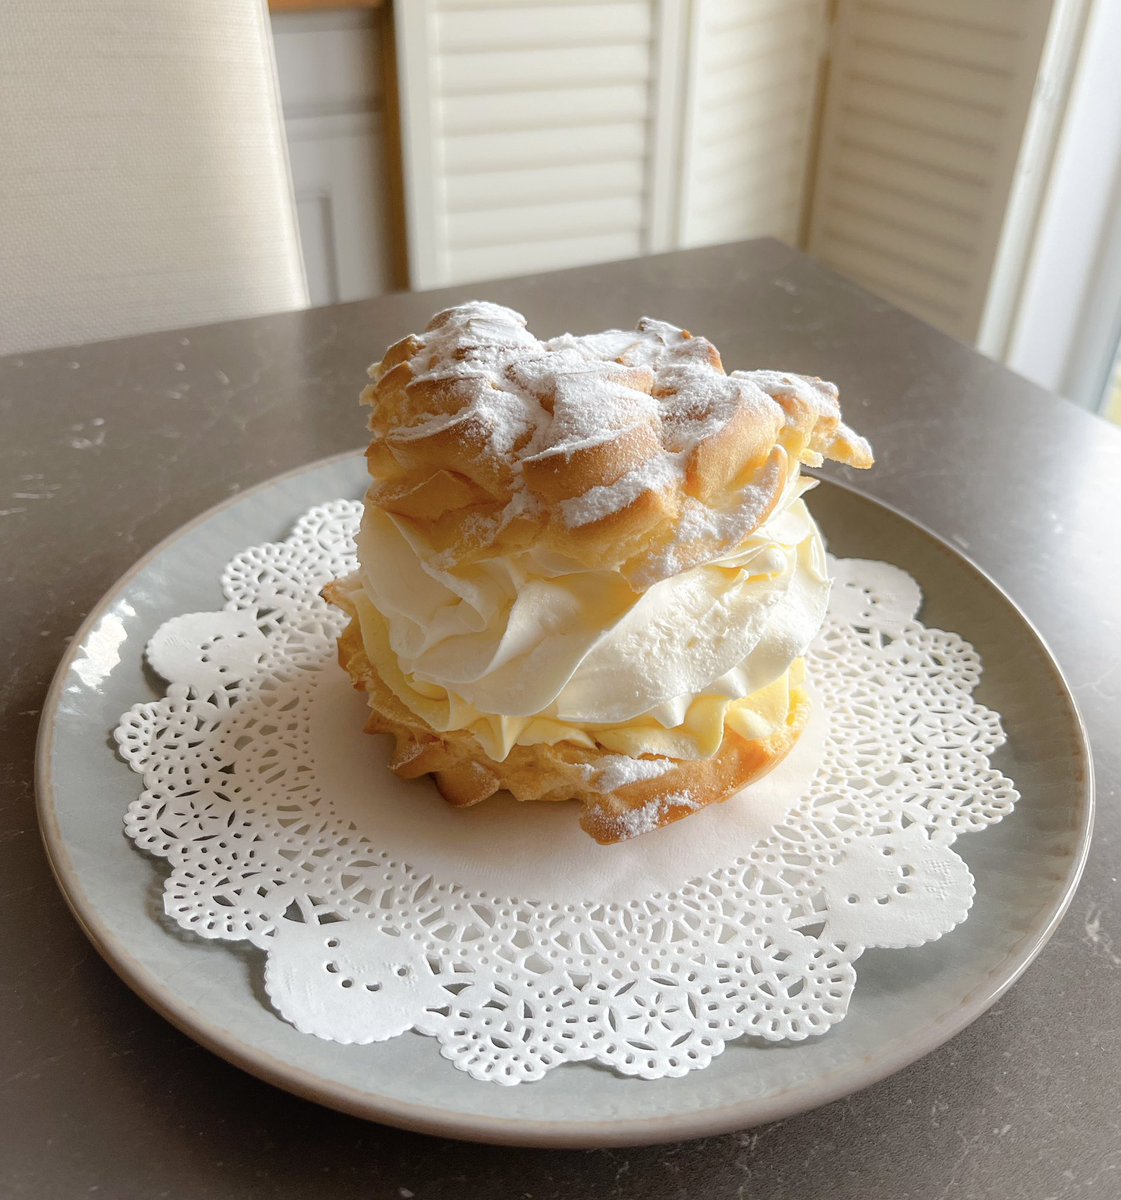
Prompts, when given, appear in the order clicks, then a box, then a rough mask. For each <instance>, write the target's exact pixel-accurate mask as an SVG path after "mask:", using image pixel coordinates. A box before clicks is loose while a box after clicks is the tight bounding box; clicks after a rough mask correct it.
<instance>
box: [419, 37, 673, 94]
mask: <svg viewBox="0 0 1121 1200" xmlns="http://www.w3.org/2000/svg"><path fill="white" fill-rule="evenodd" d="M649 78H650V49H649V46H647V45H646V44H644V43H639V44H630V43H626V42H620V43H618V44H615V45H611V44H608V45H595V46H587V47H584V46H541V47H540V48H539V49H538V50H537V51H535V52H534V53H532V54H527V53H526V52H525V51H524V50H508V51H503V50H495V51H489V52H488V51H479V52H476V53H472V54H457V55H454V56H452V57H448V58H444V59H442V60H441V63H440V83H441V89H442V91H443V93H444V95H446V96H460V95H466V96H470V95H486V94H493V93H496V92H497V93H505V94H507V95H509V94H510V93H513V92H517V91H519V90H520V89H523V88H560V87H566V86H569V85H572V84H583V83H587V84H593V85H596V84H600V85H602V84H605V83H632V82H634V81H635V80H641V81H646V80H649Z"/></svg>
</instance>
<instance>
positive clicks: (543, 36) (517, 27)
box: [436, 0, 651, 54]
mask: <svg viewBox="0 0 1121 1200" xmlns="http://www.w3.org/2000/svg"><path fill="white" fill-rule="evenodd" d="M650 18H651V13H650V5H649V3H647V2H646V0H639V3H632V4H603V5H600V6H599V7H597V9H596V11H595V18H594V21H591V22H588V21H582V20H580V19H579V17H577V16H576V15H575V14H574V13H573V12H572V11H570V10H569V9H567V8H564V7H560V6H542V5H539V4H526V5H524V6H519V7H517V8H513V9H509V10H504V11H502V12H501V13H500V14H498V15H497V19H494V18H492V19H490V20H485V19H480V14H479V13H478V12H469V11H468V12H455V11H450V12H444V13H442V14H441V17H440V23H439V27H438V30H439V32H438V37H437V43H436V48H437V51H438V52H439V53H441V54H460V53H463V52H465V51H493V50H510V51H518V52H520V53H528V54H538V53H540V50H541V47H542V45H546V46H557V45H564V46H594V45H596V44H600V43H602V42H603V41H604V40H607V41H613V42H622V43H627V42H630V41H634V40H636V39H640V40H643V41H645V40H648V39H649V37H650V34H651V28H650V26H651V19H650Z"/></svg>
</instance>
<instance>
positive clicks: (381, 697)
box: [323, 584, 809, 845]
mask: <svg viewBox="0 0 1121 1200" xmlns="http://www.w3.org/2000/svg"><path fill="white" fill-rule="evenodd" d="M323 594H324V596H325V597H326V599H327V600H329V601H330V602H331V603H332V604H334V605H336V606H337V607H339V608H341V609H342V610H343V611H345V612H347V613H349V615H350V617H351V620H350V623H349V624H348V625H347V627H346V629H345V630H344V631H343V633H342V635H341V636H340V638H339V662H340V664H341V665H342V666H343V667H344V668H345V669H346V671H347V672H348V673H349V675H350V677H351V681H352V682H353V684H354V686H355V688H356V689H357V690H359V691H361V692H364V693H365V695H366V701H367V703H368V704H369V706H370V718H369V720H368V722H367V723H366V732H367V733H388V734H391V735H392V736H393V738H394V743H395V745H394V752H393V757H392V758H391V760H390V764H389V765H390V767H391V768H392V769H393V770H394V771H395V772H396V773H397V774H398V775H399V776H400V777H401V778H402V779H417V778H419V777H420V776H421V775H426V774H431V775H432V776H433V778H434V780H435V782H436V786H437V787H438V788H439V789H440V793H441V794H442V795H443V797H444V799H445V800H447V801H448V802H449V803H450V804H453V805H456V806H457V807H466V806H468V805H472V804H478V803H479V802H480V801H482V800H486V799H487V798H488V797H490V796H493V795H494V793H495V792H497V791H499V790H500V789H503V788H505V789H506V790H507V791H509V792H510V793H512V794H513V796H514V797H515V798H516V799H518V800H544V801H557V800H579V801H580V803H581V805H582V806H583V811H582V813H581V816H580V825H581V827H582V828H583V829H584V830H585V831H586V832H587V833H589V834H590V835H591V836H592V837H593V838H595V840H596V841H597V842H599V843H601V844H604V845H606V844H610V843H612V842H619V841H625V840H627V839H629V838H632V837H635V836H637V835H638V834H641V833H648V832H650V831H651V830H653V829H657V828H660V827H661V826H663V825H669V824H671V823H672V822H674V821H678V820H680V819H681V818H682V817H687V816H689V814H690V813H694V812H696V811H697V810H698V809H701V808H704V807H706V806H707V805H709V804H715V803H717V802H718V801H722V800H727V799H728V798H729V797H730V796H732V795H734V794H735V793H736V792H738V791H740V790H741V789H742V788H744V787H746V786H747V785H748V784H750V783H753V782H754V781H755V780H757V779H760V778H762V776H764V775H766V774H767V772H768V771H770V770H771V769H772V768H774V767H775V766H777V765H778V763H780V762H781V761H782V760H783V758H785V757H786V755H787V754H788V753H789V752H790V750H791V749H792V748H793V746H794V744H795V742H797V740H798V737H799V736H800V735H801V733H802V730H803V729H804V727H805V724H806V720H807V718H808V716H809V698H808V696H807V694H806V692H805V690H804V688H802V687H801V686H795V687H794V688H793V689H792V690H791V704H790V714H789V716H788V718H787V723H786V725H785V727H783V728H782V729H779V730H776V731H775V732H774V733H773V734H772V735H771V736H770V737H767V738H762V739H757V740H750V741H749V740H747V739H745V738H743V737H741V736H740V735H739V734H737V733H736V732H734V731H733V730H731V729H728V728H727V727H725V730H724V740H723V742H722V744H721V746H720V748H719V750H717V752H716V753H715V754H714V755H713V756H712V757H711V758H702V759H670V760H667V761H668V762H669V763H671V764H672V765H671V766H670V768H669V769H668V770H667V771H665V772H664V773H662V774H659V775H657V776H656V777H654V778H652V779H643V780H638V781H637V782H634V783H628V784H625V785H624V786H622V787H617V788H615V789H614V790H611V791H600V790H598V789H597V788H596V787H595V786H594V784H595V779H596V774H597V770H598V768H599V767H600V766H601V765H602V764H603V763H605V762H607V761H609V760H611V759H617V758H618V757H619V756H618V755H615V754H612V753H611V752H610V751H607V750H602V749H585V748H583V747H579V746H576V745H574V744H572V743H564V742H561V743H558V744H557V745H555V746H548V745H543V744H541V745H532V746H515V747H514V748H513V749H512V750H511V751H510V754H509V755H508V757H507V758H506V759H505V760H504V761H503V762H495V761H494V760H492V759H490V758H489V757H488V756H487V755H486V754H485V752H484V751H483V749H482V747H481V746H480V745H479V743H478V741H477V740H476V739H475V737H474V736H473V735H472V734H471V733H469V732H468V731H466V730H452V731H450V732H448V733H438V732H437V731H436V730H434V729H432V728H431V726H429V725H428V724H427V723H426V722H425V721H423V720H422V719H421V718H420V717H418V716H417V715H416V714H415V713H413V712H411V711H410V710H409V709H408V708H406V707H405V705H403V704H402V703H401V701H400V700H399V699H398V698H397V697H396V696H395V695H394V694H393V692H392V691H391V690H390V689H389V687H388V686H387V685H386V684H385V683H384V682H383V681H382V679H381V677H380V676H379V675H378V673H377V670H376V668H375V667H374V665H373V663H371V662H370V660H369V658H368V657H367V654H366V649H365V646H364V645H363V642H362V634H361V631H360V629H359V625H358V619H357V614H356V612H355V609H354V606H353V604H352V603H351V602H350V600H349V598H348V596H347V592H346V589H345V588H344V587H342V586H340V585H339V584H328V586H327V587H326V588H325V589H324V593H323Z"/></svg>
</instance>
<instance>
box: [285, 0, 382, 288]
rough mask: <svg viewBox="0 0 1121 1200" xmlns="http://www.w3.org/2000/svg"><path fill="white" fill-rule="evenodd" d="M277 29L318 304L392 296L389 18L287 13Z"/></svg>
mask: <svg viewBox="0 0 1121 1200" xmlns="http://www.w3.org/2000/svg"><path fill="white" fill-rule="evenodd" d="M272 25H273V39H274V41H275V44H276V64H277V74H278V76H279V79H280V92H281V99H282V102H283V105H284V120H285V126H286V128H287V135H288V156H289V160H290V162H291V167H292V183H293V187H294V190H295V194H296V211H297V213H298V215H299V222H300V239H301V241H302V243H303V251H304V263H305V266H306V269H307V278H308V292H309V295H310V298H311V303H312V304H331V303H334V302H335V301H339V300H357V299H361V298H362V297H365V296H374V295H377V294H378V293H380V292H385V291H388V290H389V289H390V288H391V287H392V286H393V284H394V277H393V231H392V226H391V205H390V204H389V203H388V187H387V180H388V179H389V177H390V173H389V169H388V162H387V158H386V146H385V127H384V122H385V98H384V92H383V86H382V79H383V71H382V54H383V49H384V47H383V42H382V39H383V36H384V34H383V29H384V20H383V17H382V14H381V13H380V12H379V11H378V10H376V9H357V10H337V11H326V12H314V13H311V12H309V13H278V14H276V15H274V17H273V19H272Z"/></svg>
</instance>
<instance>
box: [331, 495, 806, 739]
mask: <svg viewBox="0 0 1121 1200" xmlns="http://www.w3.org/2000/svg"><path fill="white" fill-rule="evenodd" d="M812 486H813V481H812V480H807V479H804V478H799V477H798V476H797V474H796V473H795V475H794V478H792V480H791V482H790V484H789V486H788V487H787V489H786V493H785V494H784V496H783V498H782V501H781V502H780V504H779V505H778V506H777V507H776V509H775V512H774V514H773V515H772V516H771V518H770V519H769V520H768V521H767V522H766V523H765V524H764V525H762V526H761V527H760V528H758V529H757V530H755V532H754V533H753V534H752V535H751V536H750V537H748V538H747V539H745V540H744V541H743V542H742V543H741V544H740V545H739V546H738V547H737V548H736V549H735V551H734V552H732V553H730V554H728V555H726V556H725V557H723V558H720V559H717V560H715V561H713V562H708V563H705V564H704V565H702V566H698V567H694V568H692V569H690V570H686V571H683V572H681V573H679V574H676V575H672V576H670V577H669V578H666V579H663V580H660V581H659V582H658V583H655V584H653V585H652V586H651V587H649V588H647V589H646V590H645V591H644V592H641V593H639V592H636V591H634V590H633V589H632V588H631V586H630V585H629V584H628V583H627V582H626V581H625V580H624V579H623V578H622V576H621V575H620V574H619V573H618V572H617V571H611V570H607V571H603V570H588V569H585V568H581V567H579V566H577V565H576V564H573V563H568V562H565V561H563V560H561V559H559V558H558V556H556V555H555V554H549V553H543V552H541V551H540V550H538V549H530V550H527V551H525V552H522V553H519V554H517V555H512V556H508V557H496V558H491V559H487V560H484V561H481V562H477V563H471V564H461V565H459V566H456V567H448V566H446V565H444V564H442V563H441V562H439V561H438V560H437V558H436V556H435V555H433V553H432V550H431V548H430V547H429V546H428V545H427V543H426V542H425V541H424V539H423V538H422V537H421V536H420V535H419V534H418V533H417V532H416V531H415V530H414V529H413V528H412V527H411V524H410V522H409V520H408V519H407V518H404V517H397V516H393V515H391V514H387V513H385V512H384V511H382V510H381V509H379V508H376V507H375V506H373V505H368V506H367V508H366V512H365V515H364V518H363V522H362V527H361V530H360V532H359V535H358V539H357V548H358V558H359V562H360V564H361V566H360V570H359V572H358V575H357V576H356V577H355V587H354V589H353V591H352V600H353V602H354V604H355V607H356V609H357V610H358V614H359V620H360V624H361V629H362V637H363V643H364V645H365V648H366V652H367V655H368V657H369V658H370V660H371V662H372V663H373V664H374V665H375V667H376V668H377V670H378V673H379V675H381V677H382V678H383V680H384V681H385V682H386V684H387V685H388V686H389V687H390V688H391V689H392V690H393V692H394V693H395V694H396V695H397V696H398V698H399V699H400V700H401V701H402V702H403V703H404V704H405V705H406V706H407V707H408V708H410V710H411V711H413V712H415V713H416V714H417V715H418V716H420V717H422V718H423V719H424V720H425V721H427V722H428V723H429V724H430V725H431V726H432V727H433V728H434V729H437V730H438V731H441V732H446V731H449V730H452V729H469V730H471V731H472V732H473V733H474V734H475V736H476V737H477V738H478V739H479V741H480V743H481V744H482V746H483V748H484V749H485V750H486V752H487V753H488V754H489V755H490V756H491V757H492V758H494V759H495V760H498V761H501V760H502V759H504V758H505V757H506V756H507V755H508V754H509V752H510V749H511V748H512V747H513V746H514V745H519V744H521V745H528V744H533V743H535V742H536V743H541V742H544V743H548V744H556V743H557V742H559V741H571V742H574V743H576V744H578V745H584V746H588V747H591V746H595V745H599V746H601V747H605V748H607V749H609V750H612V751H616V752H618V753H622V754H627V755H630V756H637V755H640V754H660V755H669V756H672V757H676V758H697V757H705V756H707V755H710V754H712V753H714V752H715V751H716V749H717V748H718V747H719V745H720V742H721V740H722V737H723V731H724V726H725V724H726V723H727V724H728V725H729V726H730V727H732V728H735V729H737V730H738V731H739V732H741V733H742V734H743V735H744V736H747V737H765V736H767V734H768V733H770V732H771V731H772V730H773V729H774V728H775V727H776V726H777V725H778V724H781V723H782V722H783V721H784V720H785V719H786V716H787V714H788V712H789V707H790V703H789V701H790V689H791V688H792V687H793V686H796V685H797V684H798V682H800V679H801V662H800V659H801V656H802V655H803V653H804V652H805V650H806V648H807V647H808V645H809V643H810V642H811V641H812V639H813V638H814V636H815V635H816V633H817V631H818V629H819V628H820V626H821V623H822V620H823V619H824V615H825V608H826V604H827V603H828V598H829V579H828V575H827V573H826V564H825V552H824V548H823V546H822V543H821V537H820V534H819V533H818V530H817V526H816V525H815V524H814V521H813V519H812V517H811V516H810V514H809V512H808V510H807V509H806V506H805V504H804V503H803V501H802V499H801V496H802V494H803V493H804V492H805V491H806V490H807V489H808V488H809V487H812Z"/></svg>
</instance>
